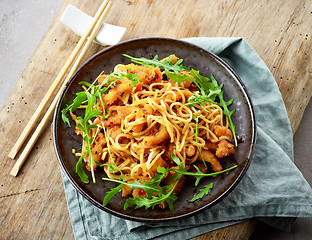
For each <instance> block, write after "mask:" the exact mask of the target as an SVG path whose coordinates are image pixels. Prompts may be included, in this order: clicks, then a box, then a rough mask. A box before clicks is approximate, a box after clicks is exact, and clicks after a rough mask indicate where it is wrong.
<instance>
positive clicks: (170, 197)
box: [124, 185, 178, 211]
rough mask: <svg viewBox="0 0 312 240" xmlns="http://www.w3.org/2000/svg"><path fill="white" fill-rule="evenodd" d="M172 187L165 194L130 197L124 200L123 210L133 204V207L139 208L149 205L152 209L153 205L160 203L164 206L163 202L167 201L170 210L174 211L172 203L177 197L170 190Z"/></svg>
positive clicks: (146, 207)
mask: <svg viewBox="0 0 312 240" xmlns="http://www.w3.org/2000/svg"><path fill="white" fill-rule="evenodd" d="M174 187H175V185H174ZM174 187H173V188H172V190H171V191H169V192H168V193H167V194H162V195H161V196H152V198H145V197H139V198H138V197H136V198H132V197H130V198H128V199H127V200H126V203H125V205H124V210H126V209H127V208H128V206H133V205H136V206H135V208H140V207H143V206H145V209H148V208H150V207H152V208H153V209H154V208H155V206H157V205H160V204H161V205H162V206H163V207H165V202H167V204H168V206H169V209H170V210H171V211H174V207H173V203H174V202H175V201H176V200H177V199H178V197H177V196H176V195H175V194H174V193H172V191H173V190H174Z"/></svg>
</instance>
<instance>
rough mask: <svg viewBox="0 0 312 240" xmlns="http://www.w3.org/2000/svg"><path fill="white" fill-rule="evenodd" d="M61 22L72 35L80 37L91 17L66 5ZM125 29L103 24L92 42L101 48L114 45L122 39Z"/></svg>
mask: <svg viewBox="0 0 312 240" xmlns="http://www.w3.org/2000/svg"><path fill="white" fill-rule="evenodd" d="M61 22H62V23H63V24H64V25H65V26H67V27H69V28H70V29H71V30H72V31H73V32H74V33H76V34H77V35H79V36H82V35H83V34H84V33H85V32H86V31H87V29H88V28H89V26H90V24H91V22H92V17H91V16H89V15H88V14H86V13H84V12H83V11H81V10H80V9H78V8H76V7H74V6H73V5H71V4H68V6H67V8H66V9H65V11H64V13H63V15H62V17H61ZM125 32H126V28H124V27H119V26H115V25H111V24H108V23H103V24H102V26H101V28H100V30H99V32H98V34H97V35H96V37H95V39H94V41H95V42H96V43H98V44H100V45H102V46H107V45H114V44H116V43H118V42H120V40H121V39H122V37H123V36H124V34H125Z"/></svg>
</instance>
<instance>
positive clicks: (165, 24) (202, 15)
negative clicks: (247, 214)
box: [0, 0, 312, 240]
mask: <svg viewBox="0 0 312 240" xmlns="http://www.w3.org/2000/svg"><path fill="white" fill-rule="evenodd" d="M68 3H71V4H73V5H75V6H76V7H78V8H80V9H81V10H83V11H85V12H86V13H88V14H89V15H92V16H93V15H94V14H95V12H96V10H97V8H98V7H99V6H100V4H101V1H100V0H92V1H90V0H65V1H64V5H63V6H62V8H61V10H60V12H59V14H58V15H57V16H56V18H55V20H54V22H53V23H52V24H51V27H50V28H49V30H48V32H47V33H46V35H45V36H44V38H43V39H42V41H41V43H40V45H39V46H38V48H37V50H36V51H35V52H34V54H33V56H32V58H31V60H30V61H29V63H28V64H27V66H26V68H25V70H24V72H23V74H22V75H21V77H20V78H19V80H18V82H17V84H16V85H15V87H14V89H13V90H12V93H11V94H10V96H9V98H8V99H7V101H6V102H5V104H4V106H3V108H2V109H1V113H0V133H1V138H0V144H1V146H2V151H1V153H0V154H1V160H2V167H3V169H2V171H1V173H0V176H1V178H0V204H1V210H0V211H1V214H0V225H1V228H0V236H1V238H4V239H73V232H72V228H71V224H70V219H69V215H68V211H67V205H66V199H65V195H64V190H63V184H62V179H61V175H60V170H59V166H58V162H57V158H56V156H55V153H54V149H53V143H52V134H51V130H50V125H48V126H47V127H46V129H45V132H44V134H42V136H41V137H40V138H39V140H38V141H37V143H36V145H35V148H34V149H33V151H32V152H31V154H30V155H29V157H28V160H27V161H26V163H25V165H24V166H23V168H22V170H21V172H20V174H19V176H18V177H16V178H14V177H12V176H10V175H9V172H10V170H11V168H12V167H13V165H14V162H15V161H14V160H11V159H9V158H8V157H7V156H8V153H9V151H10V149H11V148H12V146H13V145H14V142H15V141H16V140H17V138H18V136H19V133H20V132H21V130H22V129H23V128H24V127H25V125H26V124H27V121H28V120H29V119H30V117H31V116H32V114H33V113H34V111H35V109H36V108H37V105H38V103H39V102H40V100H41V99H42V98H43V96H44V94H45V93H46V91H47V90H48V88H49V86H50V85H51V84H52V81H53V80H54V79H55V77H56V76H57V74H58V72H59V71H60V70H61V68H62V66H63V65H64V63H65V61H66V59H67V58H68V56H69V55H70V54H71V52H72V51H73V49H74V47H75V45H76V44H77V42H78V41H79V37H78V36H76V35H74V33H73V32H71V31H70V30H69V29H67V28H66V27H64V26H63V25H62V24H61V23H60V20H59V19H60V16H61V14H62V12H63V11H64V9H65V7H66V6H67V4H68ZM113 3H114V4H113V7H112V9H111V11H110V13H109V14H108V16H107V18H106V22H107V23H111V24H114V25H120V26H124V27H126V28H127V32H126V34H125V36H124V40H126V39H131V38H136V37H148V36H163V37H173V38H185V37H198V36H202V37H231V36H233V37H234V36H235V37H243V38H244V39H245V40H246V41H247V42H248V43H249V44H250V45H251V46H252V47H253V48H254V49H255V50H256V51H257V53H258V54H259V56H260V57H261V58H262V59H263V60H264V62H265V63H266V64H267V66H268V68H269V69H270V70H271V72H272V73H273V75H274V77H275V79H276V82H277V84H278V86H279V89H280V91H281V94H282V96H283V99H284V101H285V105H286V109H287V112H288V115H289V118H290V122H291V125H292V129H293V132H295V131H296V129H297V128H298V125H299V123H300V121H301V118H302V115H303V112H304V109H305V107H306V105H307V103H308V102H309V100H310V98H311V94H312V84H311V82H312V81H311V80H310V79H311V77H312V61H311V53H312V52H311V51H312V50H311V45H312V39H311V36H312V29H311V26H310V23H311V22H312V1H311V0H297V1H293V0H285V1H269V0H259V1H253V0H236V1H235V0H232V1H229V0H220V1H213V0H207V1H202V0H192V1H187V0H180V1H176V0H114V1H113ZM101 49H102V47H100V46H98V45H95V44H93V45H92V47H91V48H90V51H89V52H88V53H87V55H86V57H85V59H87V58H88V57H90V56H91V55H93V54H94V53H96V52H97V51H99V50H101ZM255 78H256V76H255ZM254 226H255V221H247V222H244V223H241V224H238V225H235V226H231V227H227V228H224V229H220V230H217V231H213V232H211V233H207V234H204V235H202V236H200V237H197V238H195V239H196V240H200V239H220V238H221V239H222V238H223V239H248V237H249V235H250V234H251V232H252V231H253V229H254Z"/></svg>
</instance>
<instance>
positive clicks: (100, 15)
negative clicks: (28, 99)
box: [9, 0, 112, 176]
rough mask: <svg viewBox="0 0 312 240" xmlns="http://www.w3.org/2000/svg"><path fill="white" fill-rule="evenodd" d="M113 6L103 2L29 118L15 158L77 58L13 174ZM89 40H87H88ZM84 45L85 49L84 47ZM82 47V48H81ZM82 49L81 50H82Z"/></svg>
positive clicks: (13, 172)
mask: <svg viewBox="0 0 312 240" xmlns="http://www.w3.org/2000/svg"><path fill="white" fill-rule="evenodd" d="M111 6H112V3H111V2H110V1H109V0H104V1H103V3H102V4H101V6H100V8H99V10H98V11H97V13H96V14H95V16H94V18H93V21H92V24H91V26H90V27H89V29H88V31H87V32H86V33H85V34H84V35H83V36H82V37H81V39H80V40H79V42H78V44H77V45H76V47H75V49H74V51H73V52H72V53H71V55H70V56H69V58H68V60H67V62H66V63H65V65H64V66H63V68H62V70H61V71H60V73H59V74H58V76H57V77H56V79H55V80H54V82H53V84H52V85H51V87H50V88H49V90H48V92H47V93H46V95H45V96H44V98H43V99H42V101H41V102H40V104H39V106H38V108H37V109H36V111H35V113H34V114H33V116H32V117H31V119H30V120H29V122H28V124H27V125H26V127H25V129H24V130H23V132H22V133H21V135H20V137H19V138H18V140H17V142H16V143H15V145H14V146H13V148H12V150H11V152H10V153H9V158H12V159H14V158H15V157H16V155H17V153H18V151H19V150H20V148H21V147H22V145H23V144H24V142H25V140H26V138H27V137H28V135H29V133H30V132H31V130H32V129H33V128H34V125H35V123H36V121H37V119H38V118H39V116H40V114H41V113H42V112H43V109H44V108H45V106H46V105H47V103H48V102H49V100H50V98H51V97H52V95H53V93H54V92H55V90H56V88H57V86H58V85H59V84H60V83H61V81H62V79H63V78H64V76H65V74H66V73H67V71H68V69H69V68H70V66H71V65H72V63H73V62H74V60H75V59H76V61H75V63H74V65H73V66H72V68H71V70H70V72H69V73H68V75H67V77H66V79H65V80H64V82H63V84H62V86H61V87H60V89H59V91H58V92H57V94H56V96H55V97H54V100H53V102H52V103H51V105H50V107H49V108H48V110H47V112H46V113H45V115H44V116H43V118H42V120H41V121H40V123H39V125H38V126H37V128H36V130H35V131H34V133H33V135H32V136H31V138H30V139H29V141H28V143H27V145H26V146H25V148H24V149H23V151H22V153H21V154H20V156H19V158H18V160H17V161H16V163H15V165H14V167H13V168H12V170H11V173H10V174H11V175H13V176H17V174H18V172H19V170H20V169H21V167H22V165H23V163H24V162H25V160H26V158H27V157H28V155H29V153H30V152H31V150H32V148H33V146H34V145H35V143H36V141H37V139H38V138H39V136H40V134H41V133H42V131H43V130H44V127H45V125H46V124H47V122H48V121H49V119H50V117H51V116H52V113H53V112H54V109H55V107H56V104H57V101H58V99H59V97H60V95H61V93H62V91H63V90H64V88H65V86H66V84H67V83H68V81H69V80H70V78H71V77H72V75H73V74H74V72H75V71H76V70H77V68H78V66H79V64H80V62H81V60H82V59H83V57H84V55H85V54H86V52H87V50H88V49H89V47H90V45H91V43H92V42H93V40H94V38H95V37H96V35H97V33H98V31H99V30H100V27H101V26H102V23H103V20H104V17H105V16H106V15H107V14H108V12H109V10H110V8H111ZM86 41H87V42H86ZM83 46H84V47H83ZM82 47H83V49H82ZM81 49H82V50H81ZM80 50H81V52H80ZM79 52H80V54H79V56H78V57H77V55H78V53H79Z"/></svg>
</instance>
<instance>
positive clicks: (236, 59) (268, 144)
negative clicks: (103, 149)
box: [62, 38, 312, 240]
mask: <svg viewBox="0 0 312 240" xmlns="http://www.w3.org/2000/svg"><path fill="white" fill-rule="evenodd" d="M184 40H185V41H188V42H191V43H194V44H197V45H199V46H201V47H203V48H205V49H207V50H209V51H211V52H213V53H215V54H217V55H218V56H219V57H221V58H222V59H223V60H225V61H226V62H227V63H228V64H229V65H230V66H231V67H232V68H233V69H234V71H235V72H236V73H237V74H238V75H239V76H240V78H241V79H242V81H243V82H244V84H245V85H246V87H247V89H248V92H249V94H250V97H251V99H252V101H253V104H254V108H255V112H256V119H257V128H258V135H257V143H256V147H255V152H254V156H253V159H252V161H251V164H250V166H249V169H248V171H247V172H246V175H245V176H244V177H243V179H242V180H241V182H240V183H239V184H238V185H237V187H236V188H235V189H234V190H233V191H232V192H231V193H230V194H229V195H228V196H227V197H226V198H224V199H223V200H222V201H221V202H220V203H218V204H217V205H215V206H213V207H212V208H210V209H208V210H206V211H204V212H202V213H199V214H197V215H195V216H193V217H189V218H186V219H183V220H180V221H175V222H169V223H164V224H144V223H139V222H132V221H127V220H124V219H121V218H118V217H115V216H112V215H110V214H108V213H105V212H103V211H101V210H99V209H98V208H96V207H94V206H93V205H92V204H91V203H89V202H88V201H87V200H85V199H84V198H83V197H82V196H81V195H80V194H79V193H78V192H77V191H76V190H75V189H74V188H73V187H72V186H71V184H70V183H69V181H68V180H67V179H66V177H65V176H64V174H63V173H62V176H63V181H64V188H65V194H66V198H67V204H68V209H69V214H70V218H71V222H72V226H73V230H74V235H75V238H76V239H79V240H80V239H119V240H122V239H151V238H153V239H158V238H159V239H172V237H178V238H179V239H188V238H191V237H195V236H198V235H201V234H203V233H206V232H209V231H212V230H215V229H219V228H222V227H225V226H229V225H233V224H235V223H238V222H241V221H243V220H246V219H249V218H258V219H260V220H262V221H265V222H266V223H268V224H270V225H272V226H275V227H277V228H280V229H283V230H289V229H290V226H291V223H292V222H293V221H294V219H295V218H296V217H312V189H311V187H310V185H309V184H308V183H307V182H306V180H305V179H304V177H303V176H302V174H301V173H300V171H299V170H298V169H297V168H296V166H295V164H294V163H293V161H294V158H293V140H292V132H291V128H290V123H289V119H288V117H287V113H286V110H285V106H284V103H283V100H282V97H281V94H280V92H279V89H278V86H277V84H276V82H275V79H274V77H273V76H272V74H271V72H270V71H269V69H268V68H267V67H266V65H265V64H264V63H263V61H262V60H261V58H260V57H259V56H258V55H257V54H256V52H255V51H254V50H253V49H252V48H251V47H250V46H249V45H248V43H246V41H245V40H243V39H242V38H189V39H184Z"/></svg>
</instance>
